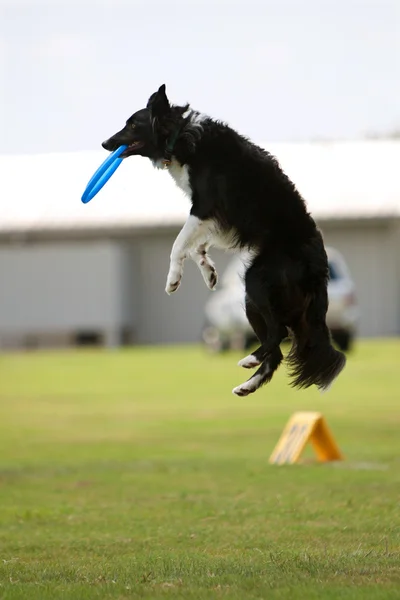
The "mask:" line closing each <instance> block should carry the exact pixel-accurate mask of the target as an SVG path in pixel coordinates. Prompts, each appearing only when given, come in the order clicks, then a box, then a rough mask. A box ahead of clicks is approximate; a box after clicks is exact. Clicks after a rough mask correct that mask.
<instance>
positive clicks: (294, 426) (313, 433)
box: [269, 412, 343, 465]
mask: <svg viewBox="0 0 400 600" xmlns="http://www.w3.org/2000/svg"><path fill="white" fill-rule="evenodd" d="M308 442H311V444H312V446H313V448H314V451H315V454H316V455H317V459H318V461H320V462H328V461H333V460H343V456H342V454H341V452H340V450H339V448H338V446H337V444H336V442H335V440H334V438H333V435H332V434H331V432H330V430H329V428H328V425H327V424H326V421H325V419H324V417H323V416H322V415H321V413H317V412H297V413H294V414H293V415H292V416H291V418H290V419H289V422H288V423H287V425H286V427H285V429H284V430H283V433H282V435H281V437H280V439H279V441H278V443H277V445H276V447H275V450H274V451H273V453H272V454H271V457H270V459H269V462H270V463H271V464H273V465H283V464H293V463H296V462H298V461H299V459H300V456H301V454H302V452H303V450H304V448H305V447H306V445H307V443H308Z"/></svg>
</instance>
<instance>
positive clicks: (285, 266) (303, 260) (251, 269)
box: [102, 85, 346, 396]
mask: <svg viewBox="0 0 400 600" xmlns="http://www.w3.org/2000/svg"><path fill="white" fill-rule="evenodd" d="M123 144H125V145H127V148H126V150H125V151H124V152H123V153H122V154H121V157H122V158H127V157H129V156H135V155H140V156H144V157H148V158H149V159H150V160H151V161H152V162H153V165H154V166H155V167H158V168H164V169H166V170H168V172H169V173H170V175H171V176H172V177H173V179H174V180H175V182H176V184H177V185H178V186H179V187H180V188H181V189H182V190H183V191H184V192H185V193H186V195H187V196H188V198H189V200H190V203H191V207H190V213H189V216H188V218H187V221H186V222H185V224H184V226H183V227H182V229H181V231H180V233H179V235H178V236H177V238H176V240H175V242H174V244H173V247H172V251H171V255H170V267H169V272H168V276H167V283H166V292H167V293H168V294H172V293H173V292H176V290H177V289H178V288H179V285H180V283H181V280H182V275H183V264H184V261H185V260H186V259H188V258H191V259H193V260H194V261H195V262H196V263H197V265H198V267H199V269H200V271H201V274H202V276H203V278H204V281H205V283H206V285H207V286H208V287H209V288H210V290H213V289H214V288H215V286H216V284H217V279H218V277H217V273H216V270H215V266H214V263H213V261H212V260H211V258H210V256H209V248H210V247H212V246H215V247H219V248H222V249H228V250H233V251H244V250H245V251H247V252H248V253H250V254H249V255H250V257H251V258H250V260H249V262H248V264H247V265H246V272H245V276H244V283H245V290H246V297H245V311H246V316H247V319H248V321H249V323H250V325H251V327H252V328H253V330H254V333H255V334H256V336H257V338H258V339H259V342H260V346H259V348H257V349H256V350H255V351H254V352H252V354H250V355H248V356H246V357H245V358H243V359H242V360H240V361H239V363H238V364H239V365H240V366H241V367H244V368H246V369H251V368H255V367H258V370H257V371H256V372H255V373H254V374H253V375H252V377H250V378H249V379H248V380H247V381H245V382H244V383H242V384H241V385H239V386H237V387H235V388H234V389H233V393H234V394H237V395H238V396H247V395H248V394H251V393H253V392H255V391H256V390H258V389H259V388H260V387H261V386H262V385H264V384H265V383H267V382H269V381H271V379H272V376H273V374H274V372H275V371H276V370H277V368H278V367H279V365H280V363H281V362H282V360H283V355H282V352H281V349H280V344H281V342H282V341H283V340H284V339H285V338H286V337H288V336H290V337H291V338H292V346H291V349H290V351H289V353H288V356H287V357H286V359H287V363H288V365H289V373H290V376H291V378H292V380H291V384H292V385H293V386H294V387H296V388H306V387H309V386H311V385H316V386H317V387H318V388H319V389H320V390H321V391H325V390H327V389H328V388H329V387H330V385H331V383H332V382H333V380H334V379H335V378H336V377H337V376H338V375H339V373H340V372H341V371H342V369H343V368H344V366H345V362H346V359H345V356H344V354H343V353H341V352H339V351H338V350H336V349H335V348H334V347H333V346H332V342H331V337H330V332H329V330H328V327H327V325H326V312H327V308H328V296H327V283H328V261H327V256H326V251H325V247H324V243H323V239H322V235H321V232H320V231H319V229H318V228H317V226H316V223H315V221H314V220H313V218H312V216H311V215H310V213H309V212H308V211H307V208H306V204H305V201H304V199H303V197H302V196H301V195H300V193H299V191H298V190H297V189H296V187H295V185H294V183H293V182H292V181H291V180H290V179H289V177H288V176H287V175H286V173H285V172H284V171H283V170H282V168H281V167H280V165H279V163H278V161H277V159H276V158H275V157H274V156H273V155H271V154H270V153H269V152H267V151H266V150H264V149H262V148H260V147H258V146H257V145H255V144H254V143H252V142H251V141H250V140H249V139H247V138H245V137H244V136H242V135H240V134H239V133H237V132H236V131H235V130H234V129H232V128H231V127H230V126H228V125H227V124H225V123H223V122H221V121H216V120H214V119H212V118H210V117H208V116H204V115H202V114H201V113H199V112H197V111H196V110H193V109H192V108H191V106H190V105H189V104H186V105H184V106H176V105H173V104H171V103H170V101H169V100H168V97H167V94H166V87H165V85H162V86H161V87H160V88H159V89H158V90H157V91H156V92H154V93H153V94H152V95H151V96H150V98H149V100H148V102H147V105H146V107H145V108H142V109H141V110H138V111H137V112H135V113H134V114H133V115H132V116H131V117H129V119H128V120H127V121H126V124H125V126H124V127H123V129H121V131H119V132H117V133H116V134H115V135H113V136H112V137H110V138H109V139H108V140H106V141H105V142H103V144H102V146H103V148H105V149H106V150H108V151H110V152H112V151H114V150H116V149H117V148H118V147H119V146H121V145H123Z"/></svg>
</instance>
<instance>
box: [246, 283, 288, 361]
mask: <svg viewBox="0 0 400 600" xmlns="http://www.w3.org/2000/svg"><path fill="white" fill-rule="evenodd" d="M246 317H247V320H248V322H249V323H250V325H251V327H252V329H253V331H254V333H255V334H256V336H257V337H258V339H259V341H260V343H261V346H259V347H258V348H257V350H254V352H252V353H251V354H249V355H248V356H245V357H244V358H242V359H241V360H239V362H238V366H239V367H244V368H245V369H254V368H255V367H258V366H260V365H261V363H262V362H263V360H264V358H265V357H266V355H267V351H266V348H265V343H267V341H268V338H269V331H268V326H267V323H266V320H265V318H264V317H263V315H262V314H261V312H260V311H259V310H258V309H257V307H256V306H255V305H254V304H253V302H252V301H251V300H250V298H249V297H248V295H246ZM287 335H288V333H287V329H286V327H283V326H282V339H283V338H285V337H286V336H287Z"/></svg>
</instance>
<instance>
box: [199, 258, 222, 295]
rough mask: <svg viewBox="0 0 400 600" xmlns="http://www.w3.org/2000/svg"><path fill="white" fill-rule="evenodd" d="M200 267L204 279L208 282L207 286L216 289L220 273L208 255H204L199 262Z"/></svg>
mask: <svg viewBox="0 0 400 600" xmlns="http://www.w3.org/2000/svg"><path fill="white" fill-rule="evenodd" d="M199 268H200V271H201V274H202V275H203V279H204V281H205V282H206V286H207V287H208V288H209V289H210V290H214V289H215V286H216V285H217V282H218V273H217V271H216V270H215V266H214V263H213V262H212V261H211V260H210V259H209V258H208V256H205V255H204V256H203V258H202V259H201V260H200V262H199Z"/></svg>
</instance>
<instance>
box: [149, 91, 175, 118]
mask: <svg viewBox="0 0 400 600" xmlns="http://www.w3.org/2000/svg"><path fill="white" fill-rule="evenodd" d="M147 108H149V109H150V110H151V113H152V115H153V116H154V117H162V116H163V115H164V114H165V113H167V112H168V111H169V110H170V108H171V106H170V103H169V100H168V98H167V94H166V93H165V83H163V85H162V86H161V87H160V88H159V89H158V91H157V92H154V94H152V95H151V96H150V98H149V101H148V103H147Z"/></svg>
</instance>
